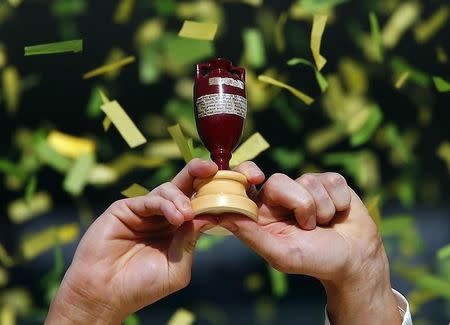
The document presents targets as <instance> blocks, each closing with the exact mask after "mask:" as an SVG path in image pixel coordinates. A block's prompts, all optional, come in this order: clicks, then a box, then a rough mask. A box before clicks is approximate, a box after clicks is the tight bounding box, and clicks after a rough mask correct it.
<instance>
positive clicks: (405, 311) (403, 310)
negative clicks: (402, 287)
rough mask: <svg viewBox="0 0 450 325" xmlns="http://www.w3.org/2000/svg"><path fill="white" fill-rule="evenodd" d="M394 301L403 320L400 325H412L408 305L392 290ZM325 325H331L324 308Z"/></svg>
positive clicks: (403, 298) (404, 299)
mask: <svg viewBox="0 0 450 325" xmlns="http://www.w3.org/2000/svg"><path fill="white" fill-rule="evenodd" d="M392 292H393V293H394V296H395V300H396V301H397V308H398V312H399V313H400V315H401V316H402V318H403V321H402V325H412V318H411V312H410V310H409V304H408V301H407V300H406V298H405V297H403V296H402V295H401V294H400V293H399V292H398V291H396V290H394V289H392ZM325 325H331V324H330V320H329V319H328V314H327V307H326V306H325Z"/></svg>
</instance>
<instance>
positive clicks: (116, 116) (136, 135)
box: [101, 100, 147, 148]
mask: <svg viewBox="0 0 450 325" xmlns="http://www.w3.org/2000/svg"><path fill="white" fill-rule="evenodd" d="M101 109H102V111H103V112H105V114H106V115H107V116H108V118H109V119H110V120H111V122H112V123H113V124H114V126H115V127H116V128H117V130H118V131H119V133H120V135H121V136H122V137H123V138H124V140H125V141H126V142H127V143H128V145H129V146H130V147H131V148H135V147H137V146H140V145H141V144H143V143H145V142H147V139H145V137H144V136H143V135H142V133H141V131H139V129H138V128H137V126H136V124H134V122H133V121H132V120H131V118H130V117H129V116H128V114H127V113H126V112H125V110H124V109H123V108H122V107H121V106H120V104H119V103H118V102H117V101H116V100H113V101H112V102H108V103H106V104H103V105H102V106H101Z"/></svg>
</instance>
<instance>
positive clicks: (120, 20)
mask: <svg viewBox="0 0 450 325" xmlns="http://www.w3.org/2000/svg"><path fill="white" fill-rule="evenodd" d="M133 8H134V0H121V1H120V2H119V4H118V5H117V9H116V12H115V13H114V22H115V23H116V24H125V23H127V22H128V21H129V20H130V17H131V14H132V13H133Z"/></svg>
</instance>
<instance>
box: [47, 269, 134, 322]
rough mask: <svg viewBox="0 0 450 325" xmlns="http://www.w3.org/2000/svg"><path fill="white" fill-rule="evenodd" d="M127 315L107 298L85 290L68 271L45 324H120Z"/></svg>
mask: <svg viewBox="0 0 450 325" xmlns="http://www.w3.org/2000/svg"><path fill="white" fill-rule="evenodd" d="M125 317H126V315H121V314H120V312H119V311H118V309H116V308H114V307H113V305H112V304H109V303H108V302H107V301H106V300H105V299H101V298H100V297H96V296H94V295H92V294H91V293H89V292H88V291H86V290H84V289H83V285H82V284H81V283H77V281H76V280H74V279H72V278H71V275H70V272H69V271H67V274H66V276H65V277H64V279H63V281H62V282H61V286H60V287H59V289H58V292H57V294H56V296H55V297H54V299H53V301H52V303H51V305H50V309H49V312H48V315H47V319H46V321H45V324H46V325H52V324H64V325H65V324H67V325H69V324H98V325H102V324H105V325H106V324H120V322H121V321H122V320H123V319H124V318H125Z"/></svg>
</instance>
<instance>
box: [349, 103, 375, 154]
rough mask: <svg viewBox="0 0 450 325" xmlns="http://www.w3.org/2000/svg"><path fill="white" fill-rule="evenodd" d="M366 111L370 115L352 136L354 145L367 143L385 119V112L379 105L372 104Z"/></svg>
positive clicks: (351, 140) (351, 139)
mask: <svg viewBox="0 0 450 325" xmlns="http://www.w3.org/2000/svg"><path fill="white" fill-rule="evenodd" d="M366 111H367V113H368V115H367V118H366V120H365V122H364V124H361V127H360V128H359V129H358V131H356V132H354V133H353V134H352V135H351V137H350V143H351V145H352V147H356V146H360V145H362V144H364V143H366V142H367V141H368V140H369V139H370V138H371V137H372V135H373V134H374V132H375V131H376V129H377V128H378V126H379V125H380V124H381V121H382V120H383V112H382V111H381V109H380V108H379V107H378V105H372V106H370V107H369V108H367V110H366ZM357 116H358V115H355V117H357ZM350 121H351V120H350Z"/></svg>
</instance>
